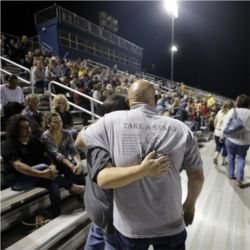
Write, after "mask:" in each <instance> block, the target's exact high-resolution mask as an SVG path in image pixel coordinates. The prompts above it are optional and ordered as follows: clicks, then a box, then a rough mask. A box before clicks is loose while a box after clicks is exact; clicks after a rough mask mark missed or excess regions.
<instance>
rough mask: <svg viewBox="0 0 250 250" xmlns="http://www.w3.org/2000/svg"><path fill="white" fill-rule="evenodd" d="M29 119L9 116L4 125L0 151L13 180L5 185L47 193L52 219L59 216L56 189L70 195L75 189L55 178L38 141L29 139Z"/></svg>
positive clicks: (58, 197) (59, 177) (16, 188)
mask: <svg viewBox="0 0 250 250" xmlns="http://www.w3.org/2000/svg"><path fill="white" fill-rule="evenodd" d="M31 132H32V131H31V127H30V122H29V119H28V118H27V117H26V116H23V115H20V114H18V115H14V116H12V117H11V118H10V119H9V121H8V124H7V140H6V141H5V142H4V143H3V145H2V147H1V155H2V157H3V159H4V160H5V161H6V164H8V166H9V168H10V169H11V171H12V173H13V175H14V178H13V179H12V182H10V183H8V184H9V185H10V186H11V187H12V189H13V190H16V191H21V190H25V189H28V188H31V187H42V188H45V189H47V190H48V193H49V198H50V202H51V213H52V217H56V216H58V215H60V214H61V202H60V186H62V187H65V188H66V189H68V190H69V191H70V192H78V190H79V186H78V185H74V184H72V182H71V181H70V180H67V179H65V178H62V177H61V176H57V171H56V167H55V166H54V165H53V164H52V161H51V160H50V159H49V158H48V153H47V151H46V149H45V147H44V145H43V144H42V143H41V142H40V140H39V139H37V138H33V137H31Z"/></svg>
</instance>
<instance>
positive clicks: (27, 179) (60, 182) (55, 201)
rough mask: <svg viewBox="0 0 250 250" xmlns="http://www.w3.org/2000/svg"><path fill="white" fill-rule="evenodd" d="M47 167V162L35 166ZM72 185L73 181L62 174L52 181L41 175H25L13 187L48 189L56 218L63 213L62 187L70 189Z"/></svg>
mask: <svg viewBox="0 0 250 250" xmlns="http://www.w3.org/2000/svg"><path fill="white" fill-rule="evenodd" d="M47 167H48V166H47V165H45V164H39V165H36V166H34V167H33V168H35V169H39V170H43V169H46V168H47ZM71 186H72V182H71V181H69V180H67V179H65V178H62V177H61V176H58V177H57V178H56V180H53V181H51V180H48V179H44V178H40V177H34V176H28V175H23V176H21V177H20V178H18V180H17V181H16V183H15V184H14V185H13V186H12V189H13V190H15V191H21V190H25V189H28V188H32V187H41V188H45V189H47V191H48V193H49V199H50V203H51V213H52V216H53V218H54V217H57V216H58V215H60V214H61V195H60V187H64V188H66V189H70V187H71Z"/></svg>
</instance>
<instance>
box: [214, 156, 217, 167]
mask: <svg viewBox="0 0 250 250" xmlns="http://www.w3.org/2000/svg"><path fill="white" fill-rule="evenodd" d="M214 165H216V166H217V165H218V160H217V159H216V158H214Z"/></svg>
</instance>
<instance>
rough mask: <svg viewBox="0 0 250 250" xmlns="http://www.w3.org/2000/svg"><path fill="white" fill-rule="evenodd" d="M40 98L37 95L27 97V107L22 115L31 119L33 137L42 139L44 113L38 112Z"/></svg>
mask: <svg viewBox="0 0 250 250" xmlns="http://www.w3.org/2000/svg"><path fill="white" fill-rule="evenodd" d="M38 105H39V97H38V96H37V95H35V94H29V95H27V96H26V107H25V108H24V109H23V110H22V112H21V114H22V115H25V116H27V117H28V118H29V119H30V126H31V129H32V135H33V136H35V137H37V138H40V136H41V135H42V113H41V112H39V111H38Z"/></svg>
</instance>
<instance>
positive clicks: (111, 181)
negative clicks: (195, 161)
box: [97, 152, 170, 189]
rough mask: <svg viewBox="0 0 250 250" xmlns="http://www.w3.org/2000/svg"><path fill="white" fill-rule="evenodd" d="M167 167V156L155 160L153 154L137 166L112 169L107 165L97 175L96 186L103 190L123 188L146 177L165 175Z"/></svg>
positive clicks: (110, 165) (112, 167) (168, 161)
mask: <svg viewBox="0 0 250 250" xmlns="http://www.w3.org/2000/svg"><path fill="white" fill-rule="evenodd" d="M169 167H170V160H169V158H168V157H167V156H161V157H159V158H157V159H155V152H151V153H149V154H148V155H147V156H146V157H145V158H144V160H143V161H142V162H141V164H139V165H135V166H129V167H119V166H118V167H114V166H113V165H112V164H111V163H107V164H106V166H105V168H104V169H102V170H101V171H100V172H99V173H98V175H97V184H98V185H99V186H100V187H101V188H104V189H106V188H107V189H109V188H118V187H123V186H126V185H128V184H130V183H132V182H135V181H138V180H140V179H142V178H144V177H146V176H161V175H163V174H166V172H167V171H168V169H169Z"/></svg>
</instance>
